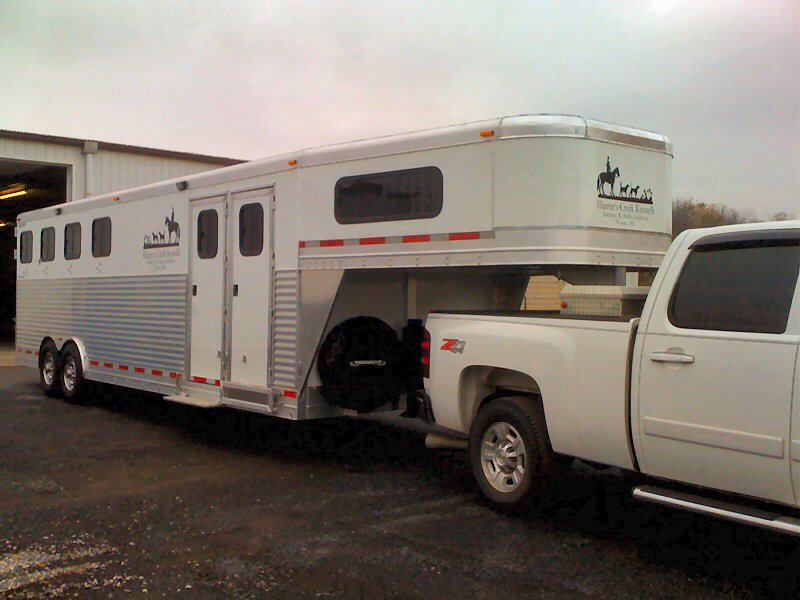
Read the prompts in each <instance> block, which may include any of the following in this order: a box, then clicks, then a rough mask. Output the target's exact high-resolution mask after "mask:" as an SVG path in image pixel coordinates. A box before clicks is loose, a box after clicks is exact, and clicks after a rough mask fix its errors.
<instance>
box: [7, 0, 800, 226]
mask: <svg viewBox="0 0 800 600" xmlns="http://www.w3.org/2000/svg"><path fill="white" fill-rule="evenodd" d="M0 23H2V34H0V128H2V129H14V130H23V131H33V132H37V133H50V134H56V135H65V136H70V137H80V138H93V139H101V140H106V141H113V142H119V143H128V144H136V145H142V146H153V147H160V148H168V149H172V150H186V151H193V152H201V153H207V154H215V155H222V156H231V157H236V158H259V157H264V156H269V155H271V154H278V153H281V152H286V151H291V150H296V149H300V148H305V147H308V146H317V145H323V144H330V143H336V142H345V141H350V140H354V139H360V138H364V137H373V136H377V135H385V134H389V133H398V132H402V131H408V130H415V129H421V128H427V127H437V126H442V125H448V124H454V123H461V122H465V121H474V120H480V119H484V118H490V117H496V116H502V115H513V114H520V113H541V112H556V113H561V112H564V113H571V114H579V115H583V116H588V117H592V118H595V119H600V120H606V121H612V122H616V123H620V124H623V125H630V126H633V127H639V128H642V129H650V130H654V131H658V132H660V133H664V134H666V135H668V136H670V137H671V138H672V140H673V142H674V145H675V162H674V181H675V192H676V195H690V196H693V197H694V198H695V199H697V200H703V201H707V202H722V203H726V204H729V205H731V206H733V207H735V208H739V209H749V210H751V211H753V212H754V213H755V214H756V215H758V216H761V217H766V216H768V215H770V214H772V213H774V212H776V211H780V210H782V211H787V212H792V213H794V214H795V215H798V216H800V2H798V0H785V1H780V0H663V1H633V0H615V1H614V2H606V1H599V0H598V1H595V2H589V1H588V0H587V1H579V0H571V1H566V0H562V1H540V0H528V1H526V2H521V1H515V0H497V1H489V0H460V1H452V2H451V1H445V0H421V1H417V0H403V1H400V2H398V1H396V0H395V1H379V0H364V1H361V0H338V1H335V0H328V1H325V2H323V1H319V2H311V1H305V0H292V1H288V0H287V1H283V0H252V1H245V0H237V1H235V2H234V1H223V0H195V1H185V2H182V1H176V0H168V1H167V0H164V1H162V0H130V1H129V0H97V1H94V2H92V1H82V0H71V1H67V0H64V1H52V0H36V1H33V0H0Z"/></svg>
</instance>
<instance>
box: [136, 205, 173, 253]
mask: <svg viewBox="0 0 800 600" xmlns="http://www.w3.org/2000/svg"><path fill="white" fill-rule="evenodd" d="M180 243H181V226H180V225H179V224H178V222H177V221H176V220H175V209H174V208H173V209H172V215H171V216H169V217H165V218H164V229H163V230H161V231H154V232H152V233H147V234H145V236H144V246H143V247H144V249H145V250H150V249H153V248H172V247H173V246H178V245H180Z"/></svg>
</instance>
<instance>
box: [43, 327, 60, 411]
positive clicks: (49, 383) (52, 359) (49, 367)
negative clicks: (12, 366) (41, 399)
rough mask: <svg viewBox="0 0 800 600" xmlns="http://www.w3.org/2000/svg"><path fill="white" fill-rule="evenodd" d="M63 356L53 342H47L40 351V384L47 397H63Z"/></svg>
mask: <svg viewBox="0 0 800 600" xmlns="http://www.w3.org/2000/svg"><path fill="white" fill-rule="evenodd" d="M60 378H61V356H60V355H59V353H58V348H56V345H55V344H54V343H53V341H52V340H48V341H46V342H45V343H44V344H42V347H41V348H40V349H39V382H40V383H41V384H42V390H43V391H44V393H45V395H46V396H50V397H51V398H55V397H58V396H60V395H61V384H60V382H59V380H60Z"/></svg>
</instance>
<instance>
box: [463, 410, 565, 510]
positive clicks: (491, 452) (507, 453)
mask: <svg viewBox="0 0 800 600" xmlns="http://www.w3.org/2000/svg"><path fill="white" fill-rule="evenodd" d="M469 457H470V464H471V466H472V474H473V476H474V477H475V481H476V482H477V483H478V486H479V487H480V489H481V492H483V495H484V496H486V498H488V499H489V500H490V501H491V502H492V503H494V504H497V505H500V506H504V507H514V506H520V505H522V504H524V503H525V502H526V501H527V500H529V499H531V498H532V497H533V495H534V494H533V492H535V491H536V489H537V488H538V487H539V485H540V484H541V482H542V480H543V478H544V476H545V475H547V474H548V473H549V472H550V471H551V470H552V468H553V465H554V463H555V455H554V453H553V448H552V447H551V446H550V440H549V438H548V435H547V426H546V425H545V421H544V412H543V410H542V407H541V404H539V403H538V402H536V401H535V400H532V399H531V398H528V397H525V396H510V397H504V398H498V399H496V400H493V401H491V402H489V403H488V404H486V405H485V406H484V407H483V408H481V409H480V410H479V411H478V415H477V416H476V417H475V420H474V421H473V423H472V427H471V428H470V432H469Z"/></svg>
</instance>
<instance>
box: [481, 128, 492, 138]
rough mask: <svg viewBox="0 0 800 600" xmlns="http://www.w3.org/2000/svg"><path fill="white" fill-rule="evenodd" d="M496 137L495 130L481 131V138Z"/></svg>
mask: <svg viewBox="0 0 800 600" xmlns="http://www.w3.org/2000/svg"><path fill="white" fill-rule="evenodd" d="M493 135H494V129H484V130H483V131H481V137H492V136H493Z"/></svg>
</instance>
